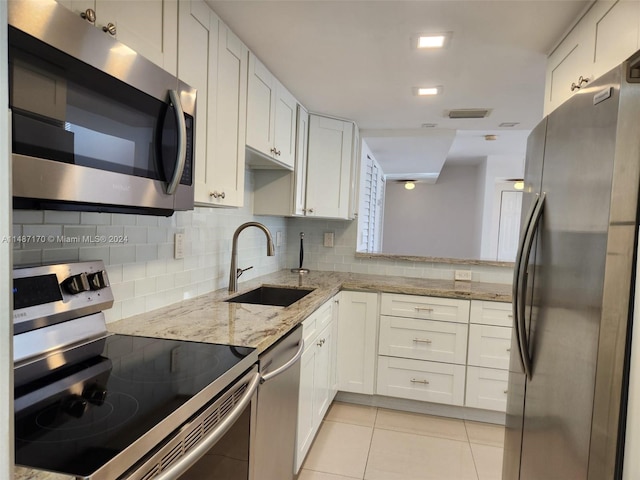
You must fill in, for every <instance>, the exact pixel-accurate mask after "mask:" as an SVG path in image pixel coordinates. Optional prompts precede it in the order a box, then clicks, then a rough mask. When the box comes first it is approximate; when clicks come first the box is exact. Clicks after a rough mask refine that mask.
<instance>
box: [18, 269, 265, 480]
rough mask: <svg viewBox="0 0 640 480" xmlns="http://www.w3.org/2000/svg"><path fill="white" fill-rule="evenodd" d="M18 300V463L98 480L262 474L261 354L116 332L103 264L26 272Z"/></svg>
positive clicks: (233, 479) (226, 477)
mask: <svg viewBox="0 0 640 480" xmlns="http://www.w3.org/2000/svg"><path fill="white" fill-rule="evenodd" d="M13 295H14V364H15V368H14V372H15V452H16V464H17V465H22V466H26V467H32V468H36V469H41V470H46V471H52V472H58V473H64V474H68V475H72V476H75V477H76V478H83V479H92V480H115V479H124V478H126V479H131V480H134V479H152V478H154V479H175V478H178V477H180V476H182V478H201V477H199V475H200V474H199V473H198V472H201V471H202V469H206V471H207V472H208V475H209V476H208V478H211V479H216V480H222V479H224V480H236V479H238V480H240V479H242V480H246V479H248V478H251V477H250V476H251V473H250V471H251V465H250V458H251V456H250V454H249V452H250V449H251V438H252V435H253V433H252V432H253V427H254V425H255V409H256V389H257V386H258V383H259V374H258V373H257V367H256V363H257V360H258V355H257V352H256V351H255V349H252V348H246V347H235V346H229V345H216V344H207V343H199V342H190V341H180V340H167V339H158V338H148V337H138V336H130V335H115V334H112V335H110V334H108V333H107V330H106V324H105V318H104V314H103V313H102V311H103V310H105V309H106V308H110V307H111V305H112V304H113V295H112V292H111V289H110V286H109V279H108V276H107V273H106V271H105V269H104V265H103V264H102V262H100V261H97V262H83V263H73V264H63V265H48V266H38V267H29V268H20V269H16V270H14V283H13ZM231 437H233V438H231Z"/></svg>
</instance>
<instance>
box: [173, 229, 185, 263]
mask: <svg viewBox="0 0 640 480" xmlns="http://www.w3.org/2000/svg"><path fill="white" fill-rule="evenodd" d="M173 238H174V244H173V258H175V259H176V260H177V259H180V258H184V233H176V234H175V235H174V237H173Z"/></svg>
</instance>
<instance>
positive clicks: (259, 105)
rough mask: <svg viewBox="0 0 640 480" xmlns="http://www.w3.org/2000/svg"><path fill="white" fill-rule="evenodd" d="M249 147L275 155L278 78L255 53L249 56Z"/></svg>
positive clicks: (268, 154)
mask: <svg viewBox="0 0 640 480" xmlns="http://www.w3.org/2000/svg"><path fill="white" fill-rule="evenodd" d="M248 82H249V83H248V92H247V139H246V141H247V146H249V147H251V148H253V149H254V150H257V151H258V152H262V153H263V154H265V155H267V156H272V154H273V149H274V147H273V141H274V130H275V125H274V116H275V99H276V78H275V77H274V76H273V75H272V74H271V72H270V71H269V70H267V67H265V66H264V65H263V64H262V62H261V61H260V60H258V59H257V58H256V56H255V55H254V54H253V53H250V54H249V79H248Z"/></svg>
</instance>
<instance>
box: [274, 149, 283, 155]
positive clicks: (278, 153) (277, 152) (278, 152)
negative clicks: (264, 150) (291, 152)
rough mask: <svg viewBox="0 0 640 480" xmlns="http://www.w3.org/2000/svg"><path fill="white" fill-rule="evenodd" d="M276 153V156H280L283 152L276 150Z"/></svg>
mask: <svg viewBox="0 0 640 480" xmlns="http://www.w3.org/2000/svg"><path fill="white" fill-rule="evenodd" d="M274 153H275V154H276V155H278V156H280V153H282V152H280V150H276V151H275V152H274Z"/></svg>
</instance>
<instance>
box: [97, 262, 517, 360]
mask: <svg viewBox="0 0 640 480" xmlns="http://www.w3.org/2000/svg"><path fill="white" fill-rule="evenodd" d="M263 284H264V285H286V286H292V287H300V288H313V289H315V290H314V291H313V292H311V293H310V294H309V295H307V296H305V297H304V298H302V299H301V300H299V301H298V302H296V303H294V304H293V305H291V306H289V307H270V306H264V305H250V304H244V303H226V302H224V300H226V299H227V298H230V297H232V296H235V294H234V295H230V294H229V293H228V292H227V291H226V290H224V289H223V290H217V291H215V292H212V293H209V294H206V295H202V296H199V297H196V298H193V299H189V300H185V301H183V302H180V303H177V304H174V305H172V306H169V307H165V308H162V309H159V310H155V311H153V312H149V313H145V314H141V315H136V316H134V317H130V318H127V319H124V320H120V321H118V322H115V323H111V324H109V325H108V328H109V330H110V331H112V332H115V333H124V334H129V335H146V336H151V337H161V338H171V339H180V340H198V341H202V342H211V343H225V344H231V345H242V346H249V347H255V348H257V349H258V351H259V352H262V351H264V350H266V349H267V348H269V346H271V345H273V344H274V343H275V342H276V341H277V340H278V339H280V338H281V337H282V336H283V335H285V334H286V333H287V332H289V331H290V330H291V329H293V328H294V327H295V326H296V325H298V324H299V323H300V322H302V321H303V320H304V319H305V318H307V317H308V316H309V315H310V314H311V313H313V312H314V311H315V310H316V309H317V308H318V307H320V305H322V304H323V303H324V302H326V301H327V300H328V299H330V298H331V297H332V296H333V295H335V294H336V293H338V292H339V291H340V290H355V291H365V292H388V293H403V294H411V295H430V296H436V297H450V298H467V299H479V300H493V301H499V302H510V301H511V286H509V285H502V284H487V283H469V282H454V281H448V280H430V279H419V278H409V277H393V276H382V275H365V274H355V273H340V272H311V273H308V274H306V275H298V274H295V273H291V272H289V271H280V272H277V273H274V274H271V275H265V276H263V277H259V278H257V279H255V280H251V281H248V282H245V283H241V284H240V286H239V289H238V294H240V293H243V292H246V291H248V290H251V289H253V288H255V287H258V286H260V285H263Z"/></svg>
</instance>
